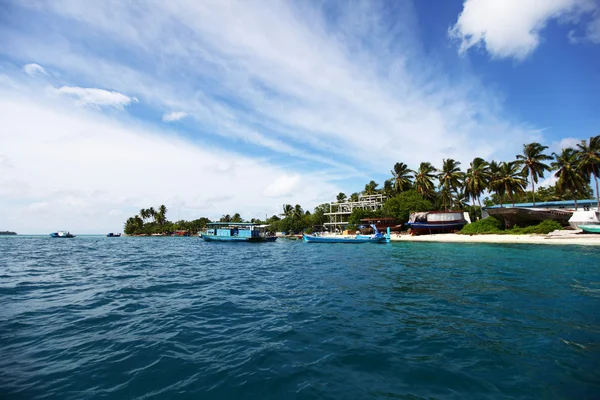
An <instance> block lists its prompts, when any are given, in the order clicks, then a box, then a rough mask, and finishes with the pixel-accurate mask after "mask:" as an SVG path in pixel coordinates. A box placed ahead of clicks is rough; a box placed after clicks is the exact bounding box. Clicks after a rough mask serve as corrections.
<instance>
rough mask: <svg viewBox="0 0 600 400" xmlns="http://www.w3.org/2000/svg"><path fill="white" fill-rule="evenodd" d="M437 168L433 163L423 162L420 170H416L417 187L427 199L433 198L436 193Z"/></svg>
mask: <svg viewBox="0 0 600 400" xmlns="http://www.w3.org/2000/svg"><path fill="white" fill-rule="evenodd" d="M435 172H436V169H435V167H434V166H433V165H431V163H428V162H422V163H421V165H419V169H418V171H416V172H415V187H416V189H417V192H418V193H419V194H420V195H421V196H423V197H424V198H426V199H432V198H433V197H434V194H435V186H434V185H433V179H434V178H435Z"/></svg>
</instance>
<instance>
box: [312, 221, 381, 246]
mask: <svg viewBox="0 0 600 400" xmlns="http://www.w3.org/2000/svg"><path fill="white" fill-rule="evenodd" d="M371 228H373V231H374V232H375V233H374V234H373V235H356V236H315V235H307V234H304V235H303V238H304V241H305V242H306V243H354V244H358V243H389V241H390V229H389V228H388V229H387V233H386V234H385V235H384V234H382V233H381V232H379V230H377V227H376V226H375V225H371Z"/></svg>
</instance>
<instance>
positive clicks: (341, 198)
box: [337, 192, 346, 203]
mask: <svg viewBox="0 0 600 400" xmlns="http://www.w3.org/2000/svg"><path fill="white" fill-rule="evenodd" d="M344 200H346V195H345V194H344V193H342V192H340V193H338V195H337V202H338V203H343V202H344Z"/></svg>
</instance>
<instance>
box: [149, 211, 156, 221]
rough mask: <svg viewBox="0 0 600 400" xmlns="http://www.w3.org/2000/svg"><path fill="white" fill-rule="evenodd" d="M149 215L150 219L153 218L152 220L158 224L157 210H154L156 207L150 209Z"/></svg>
mask: <svg viewBox="0 0 600 400" xmlns="http://www.w3.org/2000/svg"><path fill="white" fill-rule="evenodd" d="M148 214H149V216H150V217H152V219H153V220H154V222H156V210H155V209H154V207H150V208H149V209H148Z"/></svg>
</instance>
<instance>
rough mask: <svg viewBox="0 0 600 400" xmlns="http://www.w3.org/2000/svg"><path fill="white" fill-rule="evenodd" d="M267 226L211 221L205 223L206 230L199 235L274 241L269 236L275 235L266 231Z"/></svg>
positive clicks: (224, 238)
mask: <svg viewBox="0 0 600 400" xmlns="http://www.w3.org/2000/svg"><path fill="white" fill-rule="evenodd" d="M268 227H269V225H258V224H255V223H252V222H211V223H208V224H206V232H203V233H201V235H200V236H201V237H202V238H203V239H205V240H213V241H214V240H217V241H250V242H255V241H256V242H259V241H274V239H271V238H275V236H273V235H270V234H269V233H267V228H268Z"/></svg>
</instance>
